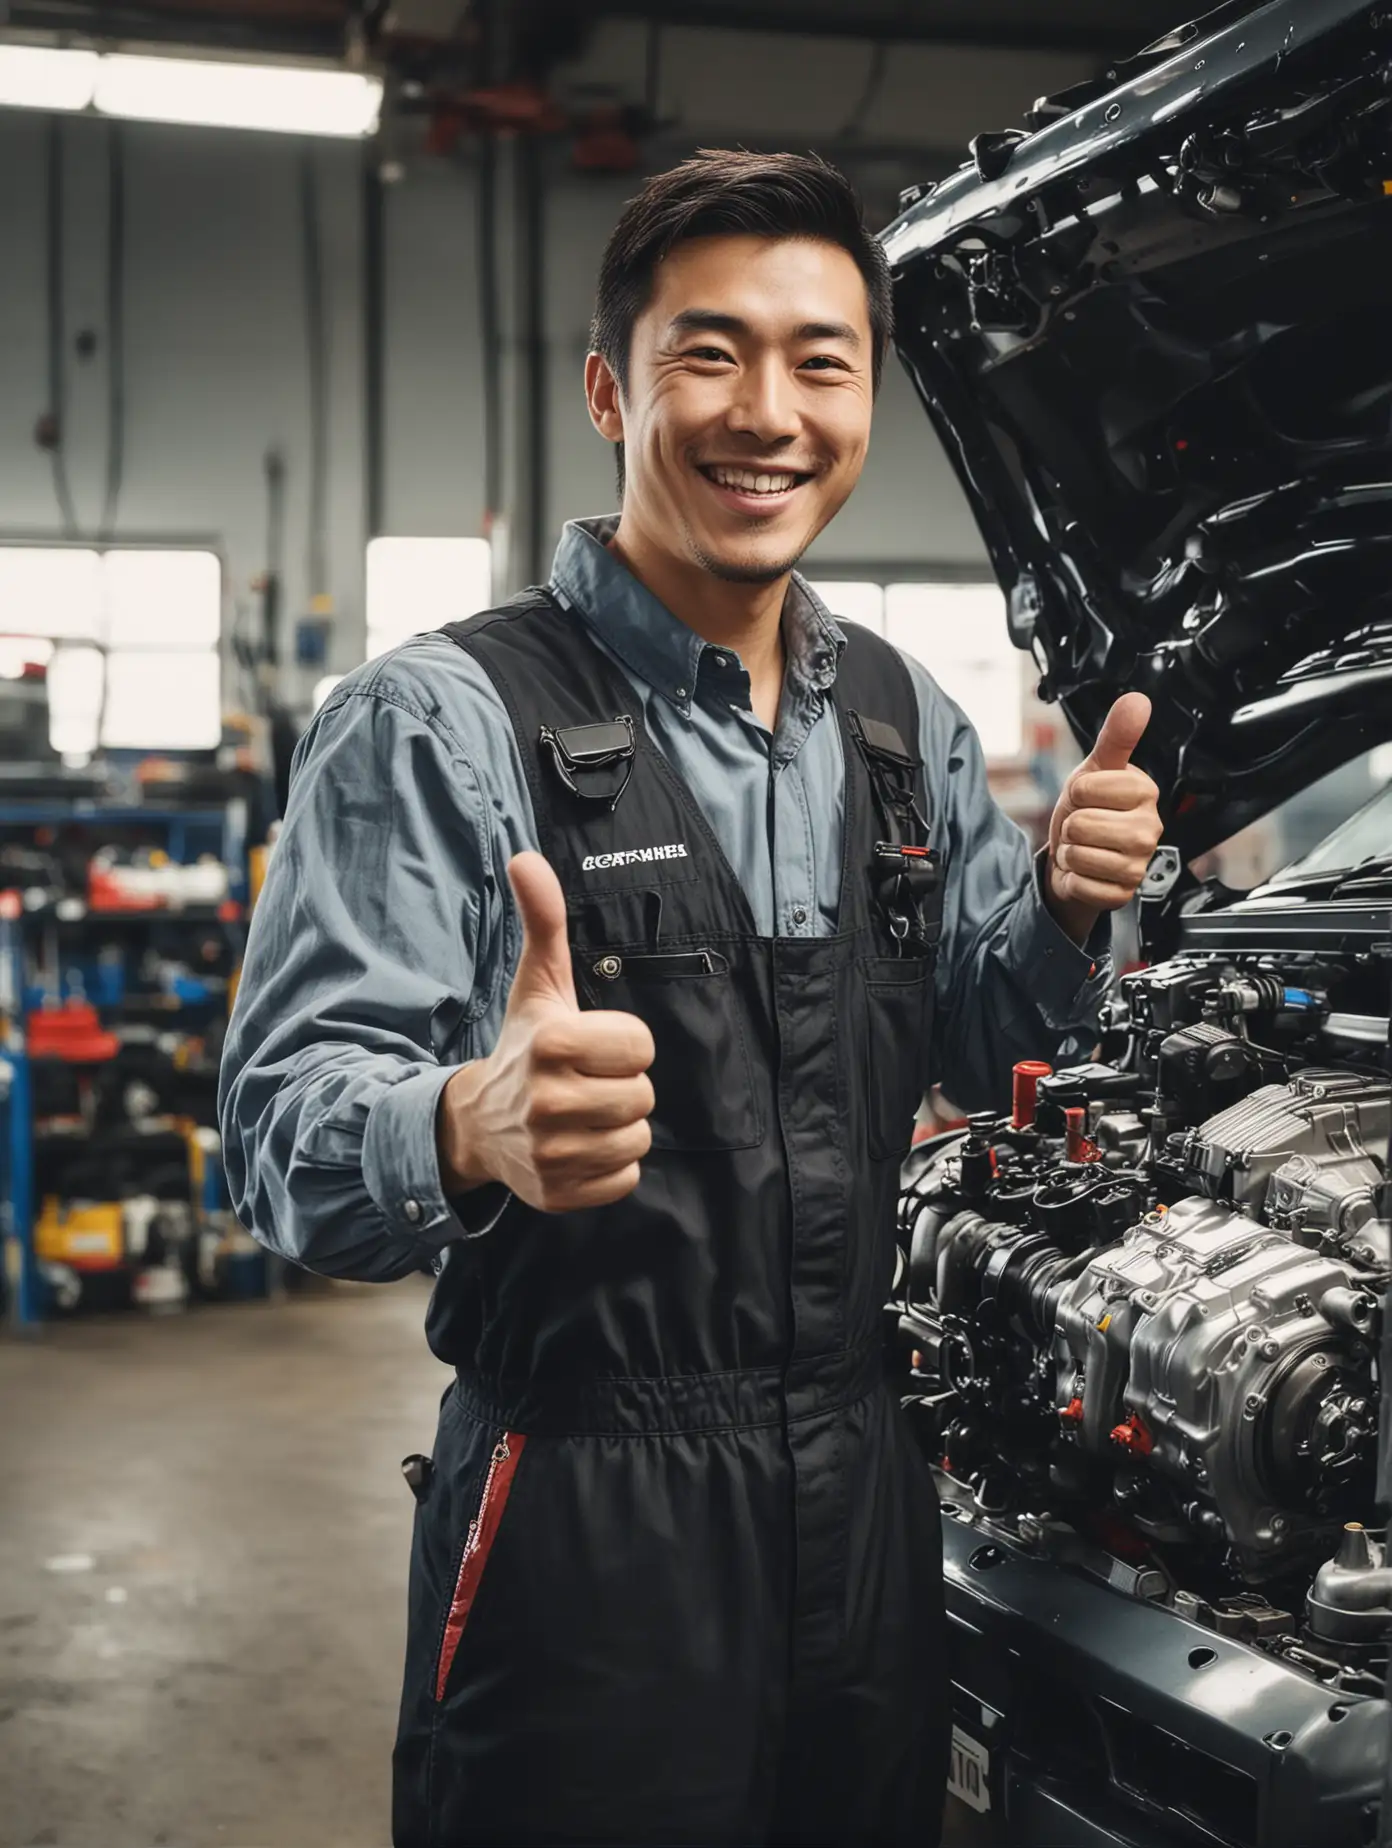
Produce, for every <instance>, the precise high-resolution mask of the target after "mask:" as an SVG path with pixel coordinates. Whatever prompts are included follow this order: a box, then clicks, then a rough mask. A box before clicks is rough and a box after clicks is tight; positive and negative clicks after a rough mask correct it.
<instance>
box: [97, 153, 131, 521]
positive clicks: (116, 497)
mask: <svg viewBox="0 0 1392 1848" xmlns="http://www.w3.org/2000/svg"><path fill="white" fill-rule="evenodd" d="M106 146H107V195H106V197H107V206H106V212H107V221H106V399H107V418H106V500H105V502H104V503H103V506H102V521H101V536H102V538H103V539H110V538H112V537H113V536H114V534H115V531H116V521H117V517H118V515H119V512H120V506H121V489H122V486H123V485H124V481H125V472H126V144H125V136H124V131H123V130H122V127H121V124H120V123H119V122H111V123H108V125H107V143H106Z"/></svg>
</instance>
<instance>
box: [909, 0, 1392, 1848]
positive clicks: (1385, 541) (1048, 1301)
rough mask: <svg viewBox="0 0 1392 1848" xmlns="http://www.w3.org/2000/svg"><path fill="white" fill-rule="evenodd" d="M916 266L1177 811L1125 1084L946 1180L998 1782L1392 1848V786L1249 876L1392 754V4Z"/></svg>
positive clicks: (1038, 1111) (919, 249)
mask: <svg viewBox="0 0 1392 1848" xmlns="http://www.w3.org/2000/svg"><path fill="white" fill-rule="evenodd" d="M884 241H885V246H886V249H887V251H888V254H889V257H890V259H891V262H892V265H893V268H894V272H895V277H896V313H897V322H898V333H897V339H898V343H899V347H900V352H901V356H902V358H903V360H904V362H905V364H906V366H907V367H908V370H909V372H910V374H911V376H912V378H913V381H914V383H915V385H916V387H917V390H918V392H919V394H920V396H921V398H922V400H923V403H924V406H925V408H926V410H927V411H928V414H929V416H930V417H931V419H932V421H933V423H934V425H935V427H936V429H937V431H938V434H939V435H940V437H941V438H942V440H943V442H944V443H945V444H946V446H947V448H948V450H949V453H950V454H951V456H952V458H953V460H954V462H955V465H956V467H957V470H958V473H959V475H960V478H961V480H962V483H963V485H964V487H965V489H966V492H967V494H968V496H969V497H970V500H971V503H972V505H973V508H974V510H975V512H976V516H977V519H978V521H979V523H980V526H981V530H982V532H983V534H984V536H985V539H986V543H987V546H988V549H989V552H990V555H991V559H992V561H993V564H994V568H995V570H996V572H997V575H998V576H999V578H1000V581H1001V584H1002V586H1003V588H1004V590H1005V592H1006V596H1007V600H1008V609H1009V621H1010V627H1011V634H1012V637H1013V639H1014V640H1015V642H1016V643H1017V644H1018V645H1019V646H1020V647H1021V648H1027V649H1029V650H1031V651H1032V653H1033V655H1034V658H1035V661H1036V663H1037V665H1038V668H1039V671H1040V674H1041V676H1042V681H1041V688H1042V692H1043V694H1044V696H1045V697H1046V698H1049V699H1054V700H1058V701H1059V702H1060V703H1061V705H1062V707H1063V710H1064V712H1065V714H1066V715H1067V718H1068V720H1069V723H1070V725H1071V727H1072V729H1073V731H1074V733H1075V735H1076V736H1077V738H1078V739H1079V740H1080V741H1081V742H1084V743H1086V742H1089V741H1090V740H1091V738H1092V737H1093V736H1094V735H1095V733H1096V731H1097V728H1098V726H1099V724H1100V722H1101V720H1102V718H1103V716H1104V715H1105V713H1106V711H1107V709H1108V707H1109V706H1110V704H1111V702H1112V701H1113V699H1114V698H1115V697H1116V696H1117V694H1118V693H1119V692H1121V691H1122V690H1124V689H1126V688H1130V687H1139V688H1141V689H1142V690H1144V691H1146V692H1147V693H1149V694H1150V696H1151V699H1152V700H1153V702H1154V718H1153V720H1152V723H1151V726H1150V729H1149V731H1148V733H1147V735H1146V738H1145V741H1144V743H1143V746H1142V749H1141V752H1140V754H1139V756H1140V761H1141V762H1142V763H1143V764H1144V767H1145V768H1146V769H1147V770H1149V771H1150V773H1151V774H1152V775H1153V776H1154V777H1155V779H1156V781H1157V782H1158V783H1159V785H1160V788H1161V792H1162V800H1163V812H1164V815H1165V819H1166V845H1165V846H1164V847H1163V848H1162V849H1161V851H1160V853H1159V855H1157V858H1156V860H1155V862H1154V863H1153V865H1152V868H1151V871H1150V874H1149V876H1148V878H1147V881H1146V885H1145V888H1144V891H1143V895H1142V904H1141V912H1142V935H1143V942H1144V946H1145V949H1144V954H1145V957H1146V961H1145V963H1144V965H1143V966H1142V967H1140V968H1138V969H1135V970H1133V971H1132V972H1130V973H1129V974H1127V975H1125V976H1124V977H1123V978H1122V980H1121V982H1120V984H1119V986H1118V991H1117V994H1116V996H1115V998H1114V999H1113V1001H1112V1003H1111V1004H1110V1011H1109V1017H1108V1020H1107V1022H1106V1031H1105V1037H1104V1040H1103V1043H1102V1045H1101V1047H1100V1049H1099V1053H1098V1056H1097V1058H1096V1059H1095V1060H1094V1061H1093V1062H1091V1063H1088V1064H1086V1065H1083V1066H1080V1067H1078V1068H1075V1069H1072V1070H1068V1071H1060V1072H1049V1071H1048V1070H1047V1068H1043V1069H1039V1068H1029V1067H1024V1068H1021V1069H1020V1070H1019V1071H1018V1073H1017V1076H1016V1087H1015V1097H1014V1100H1013V1107H1012V1109H1011V1111H1010V1113H1009V1114H1008V1115H1002V1116H989V1115H988V1116H981V1117H974V1118H973V1119H972V1120H971V1123H970V1126H969V1128H968V1129H967V1130H966V1131H964V1132H957V1133H955V1134H952V1135H949V1136H946V1137H939V1138H937V1139H936V1140H934V1141H931V1142H929V1143H927V1144H925V1145H923V1146H922V1147H921V1148H919V1149H918V1150H916V1151H915V1153H914V1155H913V1157H912V1158H911V1160H910V1162H909V1164H908V1166H907V1168H906V1170H905V1177H904V1181H905V1184H904V1194H903V1199H902V1207H901V1233H902V1244H903V1248H904V1253H905V1259H906V1263H905V1267H904V1278H903V1282H902V1284H901V1286H900V1291H899V1300H898V1301H897V1302H896V1304H895V1305H894V1309H895V1317H896V1321H897V1326H898V1330H899V1333H900V1336H901V1339H902V1344H903V1348H904V1353H905V1367H906V1373H905V1384H904V1392H905V1397H906V1400H907V1401H908V1402H909V1404H910V1408H911V1412H912V1415H913V1418H914V1421H915V1423H916V1426H917V1428H918V1430H919V1431H920V1432H921V1434H922V1439H923V1442H924V1445H925V1448H926V1449H927V1452H928V1454H929V1456H930V1458H931V1459H932V1462H933V1464H934V1467H935V1469H936V1471H937V1474H938V1480H939V1486H940V1490H941V1493H942V1498H943V1504H944V1529H945V1542H946V1562H947V1566H946V1570H947V1581H948V1598H949V1604H950V1609H951V1614H952V1618H953V1635H954V1642H953V1649H954V1657H953V1675H954V1681H955V1685H956V1720H957V1735H956V1751H955V1754H954V1761H955V1762H954V1773H953V1788H954V1792H955V1794H956V1796H957V1798H958V1799H959V1801H960V1802H961V1803H962V1804H964V1805H965V1806H966V1807H967V1809H969V1810H974V1811H976V1812H977V1822H976V1824H975V1827H976V1828H977V1829H978V1830H979V1831H980V1832H981V1834H982V1837H983V1839H985V1840H990V1841H997V1842H1008V1843H1012V1844H1014V1843H1018V1844H1027V1845H1028V1848H1052V1845H1053V1844H1061V1845H1066V1848H1082V1845H1085V1844H1099V1845H1102V1844H1105V1845H1107V1848H1113V1845H1115V1844H1118V1843H1121V1844H1130V1845H1132V1848H1173V1845H1176V1844H1181V1843H1206V1844H1213V1843H1223V1844H1230V1845H1232V1848H1311V1845H1312V1844H1320V1845H1321V1848H1356V1845H1357V1844H1362V1843H1369V1842H1375V1841H1378V1840H1380V1839H1381V1835H1380V1830H1382V1829H1384V1828H1386V1827H1388V1826H1389V1825H1392V1813H1389V1815H1388V1818H1387V1823H1384V1822H1383V1821H1382V1820H1381V1818H1380V1814H1379V1811H1380V1803H1381V1796H1382V1784H1383V1779H1384V1774H1385V1767H1386V1762H1387V1759H1388V1747H1389V1742H1390V1741H1392V1724H1389V1710H1388V1707H1387V1705H1386V1703H1385V1701H1384V1699H1383V1695H1384V1687H1385V1681H1386V1675H1387V1663H1388V1640H1389V1634H1392V1559H1390V1560H1388V1561H1387V1563H1384V1545H1385V1533H1384V1529H1383V1525H1382V1523H1383V1521H1384V1520H1385V1513H1384V1512H1383V1508H1384V1499H1385V1495H1384V1492H1385V1490H1386V1487H1387V1481H1386V1479H1385V1478H1386V1474H1387V1472H1386V1471H1385V1470H1383V1471H1380V1459H1379V1423H1380V1400H1381V1396H1382V1392H1383V1385H1384V1378H1383V1376H1384V1366H1383V1360H1382V1328H1383V1313H1384V1302H1385V1300H1386V1298H1387V1292H1388V1285H1389V1278H1390V1277H1392V1226H1390V1225H1389V1220H1392V1201H1389V1197H1388V1194H1389V1185H1388V1174H1389V1167H1388V1141H1389V1132H1390V1131H1392V1085H1390V1084H1389V1080H1388V1072H1387V1054H1388V1013H1389V968H1392V963H1389V956H1392V792H1388V791H1384V792H1383V794H1382V795H1380V796H1378V797H1376V798H1375V799H1374V801H1373V802H1372V803H1371V804H1369V805H1368V807H1367V808H1366V809H1364V810H1363V811H1362V813H1361V814H1359V815H1357V816H1355V817H1354V819H1353V820H1352V821H1350V822H1348V823H1346V824H1345V825H1344V826H1342V827H1341V828H1339V829H1336V830H1335V831H1334V833H1333V834H1331V835H1330V836H1329V837H1328V838H1327V839H1326V840H1325V841H1324V842H1323V843H1322V844H1321V845H1320V846H1319V847H1318V848H1316V849H1315V851H1314V852H1312V853H1308V854H1306V855H1304V856H1303V857H1302V859H1301V860H1299V861H1298V862H1296V863H1295V864H1294V865H1292V866H1290V867H1288V868H1287V869H1286V870H1285V871H1284V872H1283V873H1281V874H1279V875H1278V876H1277V877H1276V878H1274V879H1273V880H1271V881H1269V882H1268V883H1267V884H1265V885H1264V886H1262V887H1260V888H1258V889H1257V890H1255V891H1253V892H1250V893H1248V894H1247V895H1246V896H1239V895H1238V894H1237V893H1235V892H1232V891H1229V890H1227V889H1226V888H1224V887H1223V886H1222V885H1221V884H1219V883H1218V882H1217V881H1216V880H1215V879H1212V878H1209V879H1207V880H1205V879H1204V878H1203V877H1202V876H1201V874H1202V870H1203V864H1202V863H1203V856H1205V855H1207V854H1208V853H1209V852H1210V850H1212V849H1213V848H1215V847H1216V846H1217V845H1218V844H1219V843H1220V842H1222V841H1224V840H1226V839H1227V838H1228V837H1230V836H1232V835H1233V834H1234V833H1235V832H1236V831H1237V830H1239V829H1241V828H1243V827H1244V826H1246V825H1248V824H1250V823H1252V822H1254V821H1255V820H1257V819H1258V818H1259V817H1261V816H1263V815H1265V814H1267V813H1268V812H1270V811H1271V810H1273V809H1275V808H1276V806H1277V805H1278V804H1281V803H1283V802H1286V801H1288V800H1289V799H1290V798H1291V797H1293V796H1296V795H1298V794H1299V792H1301V791H1302V790H1305V789H1307V788H1309V787H1310V786H1311V785H1312V784H1314V783H1315V782H1316V781H1317V780H1318V779H1320V778H1322V777H1325V776H1326V775H1328V774H1329V773H1330V772H1331V771H1334V770H1335V769H1336V768H1337V767H1338V766H1340V765H1342V764H1345V763H1348V762H1349V761H1350V760H1352V759H1354V758H1355V757H1358V756H1359V755H1361V754H1363V753H1366V752H1369V751H1371V750H1372V749H1373V748H1374V747H1376V746H1378V745H1380V744H1382V743H1384V742H1386V741H1387V740H1389V739H1392V10H1389V9H1387V8H1385V7H1383V6H1381V5H1376V4H1372V3H1370V0H1272V3H1271V4H1268V5H1266V6H1260V7H1257V8H1255V9H1254V8H1253V7H1252V6H1251V5H1250V4H1249V3H1244V4H1241V5H1229V6H1226V7H1221V8H1219V10H1218V11H1217V12H1215V13H1211V14H1209V15H1208V16H1207V17H1206V18H1204V19H1202V20H1200V21H1198V22H1197V23H1195V24H1193V25H1189V26H1186V27H1183V28H1181V29H1180V30H1178V31H1176V32H1174V33H1172V34H1170V35H1169V36H1168V37H1167V38H1165V39H1164V40H1162V41H1160V42H1159V43H1158V44H1156V45H1154V46H1151V47H1150V48H1149V49H1148V50H1146V51H1145V52H1143V53H1141V54H1140V55H1138V56H1137V57H1136V58H1135V59H1133V60H1132V61H1130V63H1128V64H1125V65H1122V66H1119V67H1118V68H1116V69H1114V70H1111V71H1109V72H1107V73H1106V74H1105V76H1102V77H1100V78H1099V80H1098V81H1097V82H1095V83H1092V84H1088V85H1085V86H1083V87H1082V88H1081V89H1079V90H1076V91H1073V92H1070V93H1069V94H1067V95H1064V96H1061V97H1057V98H1046V99H1043V100H1041V101H1040V102H1038V103H1036V104H1035V106H1034V108H1033V109H1032V110H1031V111H1030V112H1029V114H1028V115H1027V117H1026V127H1025V128H1023V129H1021V130H1019V131H1018V132H1016V131H1010V132H1001V133H994V134H985V135H982V136H980V137H979V138H978V139H977V141H976V142H975V143H974V144H973V147H972V158H971V160H970V162H968V164H967V165H966V166H964V167H963V168H962V169H960V170H959V171H958V172H957V173H956V174H954V175H953V176H952V177H951V178H949V179H948V180H946V181H945V182H943V183H942V184H940V185H939V186H937V187H936V188H933V189H931V190H926V191H922V192H919V191H917V190H915V192H913V193H911V194H910V195H908V196H906V199H905V202H904V210H903V212H902V214H901V216H900V217H899V218H898V219H897V220H896V221H895V223H894V224H893V225H892V226H890V228H889V229H888V230H887V231H886V232H885V234H884ZM1196 862H1198V863H1199V864H1198V865H1197V866H1196V864H1195V863H1196ZM1382 1422H1383V1426H1384V1429H1385V1428H1386V1425H1387V1422H1388V1421H1387V1420H1386V1419H1383V1421H1382ZM1380 1474H1382V1475H1383V1477H1384V1480H1383V1481H1381V1482H1380V1481H1379V1477H1380ZM959 1820H960V1819H959ZM1389 1839H1392V1837H1389Z"/></svg>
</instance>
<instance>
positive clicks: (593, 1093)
mask: <svg viewBox="0 0 1392 1848" xmlns="http://www.w3.org/2000/svg"><path fill="white" fill-rule="evenodd" d="M557 1084H558V1089H557V1091H556V1093H555V1094H554V1095H552V1096H549V1097H545V1098H544V1101H545V1104H546V1109H547V1115H548V1118H549V1120H550V1122H551V1123H552V1124H554V1125H555V1127H556V1128H557V1129H572V1130H574V1129H579V1130H598V1129H625V1128H627V1126H628V1125H629V1124H630V1123H638V1122H641V1121H642V1119H643V1118H644V1117H646V1116H650V1115H651V1114H652V1107H653V1104H654V1102H655V1101H656V1100H655V1099H654V1097H653V1088H652V1080H651V1079H650V1078H649V1077H648V1076H647V1074H646V1073H640V1074H639V1075H638V1076H637V1077H636V1078H588V1077H587V1078H582V1077H579V1076H575V1077H572V1078H570V1079H568V1080H558V1081H557Z"/></svg>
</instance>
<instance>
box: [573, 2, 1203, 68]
mask: <svg viewBox="0 0 1392 1848" xmlns="http://www.w3.org/2000/svg"><path fill="white" fill-rule="evenodd" d="M595 10H596V13H599V14H608V15H609V16H610V17H612V18H618V19H644V20H647V21H648V22H649V23H650V24H651V25H656V26H707V27H721V28H724V29H726V30H730V31H747V32H786V33H789V34H794V35H796V36H798V37H801V38H848V39H858V40H860V41H862V42H864V41H866V40H870V41H872V42H874V43H877V44H901V45H903V44H909V43H913V44H919V45H964V46H973V47H975V48H976V49H978V50H980V51H999V52H1012V51H1015V52H1020V51H1026V52H1028V51H1043V52H1050V51H1053V52H1062V53H1066V54H1070V55H1072V56H1075V57H1076V56H1083V57H1093V56H1095V57H1098V58H1111V57H1125V56H1129V55H1131V54H1133V53H1135V52H1138V51H1140V50H1141V49H1142V48H1143V47H1144V46H1145V45H1146V44H1147V43H1148V42H1149V41H1150V40H1151V39H1153V38H1155V37H1157V36H1158V35H1159V34H1160V33H1161V32H1163V31H1164V30H1166V22H1167V21H1169V20H1170V19H1171V15H1172V13H1173V11H1174V9H1173V8H1172V7H1166V8H1163V9H1161V8H1157V9H1156V15H1155V18H1154V19H1152V20H1150V21H1149V22H1146V21H1145V20H1144V19H1142V20H1137V21H1134V22H1133V23H1132V24H1131V25H1129V26H1128V25H1126V24H1125V22H1124V21H1123V22H1122V23H1121V24H1106V25H1102V24H1096V25H1089V24H1071V23H1070V22H1069V21H1068V20H1067V19H1058V18H1053V19H1050V18H1048V17H1044V16H1041V17H1039V18H1037V19H1029V20H1025V19H1004V20H1002V19H997V20H991V19H990V18H984V19H980V20H944V19H937V20H935V19H933V18H931V17H924V14H923V12H922V10H921V9H914V10H912V11H911V10H910V9H908V8H903V7H901V8H899V9H898V10H897V11H895V10H891V9H886V10H885V11H884V12H883V13H873V12H870V11H869V10H868V9H865V8H862V9H860V10H857V11H856V12H854V13H852V12H851V11H850V10H849V9H848V10H847V11H846V12H844V13H840V14H837V13H834V12H832V11H830V10H827V11H824V12H817V11H814V10H813V9H812V8H810V7H803V8H801V9H799V8H794V7H785V6H779V5H777V4H772V5H770V4H768V0H763V3H762V4H761V0H738V3H736V0H600V4H599V5H597V6H596V9H595ZM1043 13H1044V9H1041V15H1042V14H1043Z"/></svg>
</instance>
